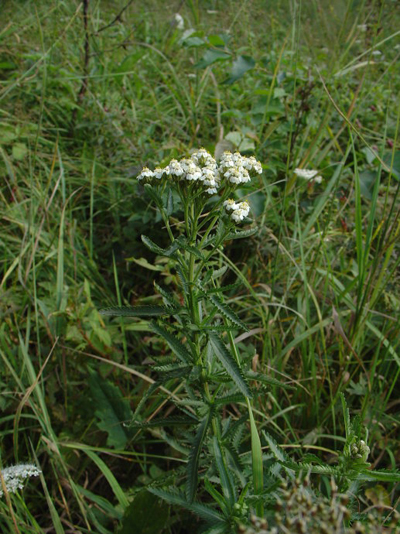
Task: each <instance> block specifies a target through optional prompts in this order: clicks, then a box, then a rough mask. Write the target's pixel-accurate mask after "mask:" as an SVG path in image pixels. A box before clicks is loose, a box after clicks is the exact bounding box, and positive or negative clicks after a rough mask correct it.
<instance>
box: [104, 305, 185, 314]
mask: <svg viewBox="0 0 400 534" xmlns="http://www.w3.org/2000/svg"><path fill="white" fill-rule="evenodd" d="M173 311H176V310H171V309H168V308H165V307H164V306H147V305H145V306H111V307H110V308H104V309H103V310H100V311H99V313H100V315H110V316H115V317H160V316H162V315H173Z"/></svg>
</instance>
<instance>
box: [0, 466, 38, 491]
mask: <svg viewBox="0 0 400 534" xmlns="http://www.w3.org/2000/svg"><path fill="white" fill-rule="evenodd" d="M41 472H42V471H41V470H40V469H39V468H38V467H36V465H33V464H20V465H11V466H10V467H6V468H5V469H3V470H2V471H1V476H2V477H3V480H4V484H5V486H6V488H7V491H8V492H9V493H16V491H17V490H18V489H22V488H23V487H24V480H25V479H26V478H29V477H37V476H39V475H40V473H41ZM2 496H3V488H2V485H1V484H0V497H2Z"/></svg>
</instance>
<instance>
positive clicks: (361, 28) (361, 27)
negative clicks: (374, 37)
mask: <svg viewBox="0 0 400 534" xmlns="http://www.w3.org/2000/svg"><path fill="white" fill-rule="evenodd" d="M357 28H358V29H359V30H360V32H366V31H367V29H368V26H367V25H366V24H359V25H358V26H357Z"/></svg>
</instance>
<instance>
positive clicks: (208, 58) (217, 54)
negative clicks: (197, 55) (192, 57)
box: [194, 49, 231, 69]
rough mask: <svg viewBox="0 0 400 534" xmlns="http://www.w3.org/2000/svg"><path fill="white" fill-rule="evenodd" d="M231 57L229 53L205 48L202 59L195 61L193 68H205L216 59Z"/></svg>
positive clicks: (223, 59)
mask: <svg viewBox="0 0 400 534" xmlns="http://www.w3.org/2000/svg"><path fill="white" fill-rule="evenodd" d="M230 58H231V55H230V54H228V53H226V52H223V51H222V50H218V49H211V50H207V52H206V53H205V54H204V56H203V57H202V59H201V60H200V61H199V62H198V63H196V65H195V66H194V68H195V69H205V68H206V67H209V66H210V65H212V64H213V63H215V62H216V61H227V60H228V59H230Z"/></svg>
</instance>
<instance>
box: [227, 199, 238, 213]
mask: <svg viewBox="0 0 400 534" xmlns="http://www.w3.org/2000/svg"><path fill="white" fill-rule="evenodd" d="M224 208H225V209H226V211H229V210H236V209H237V208H238V205H237V204H236V202H235V201H234V200H233V198H229V199H228V200H225V202H224Z"/></svg>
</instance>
